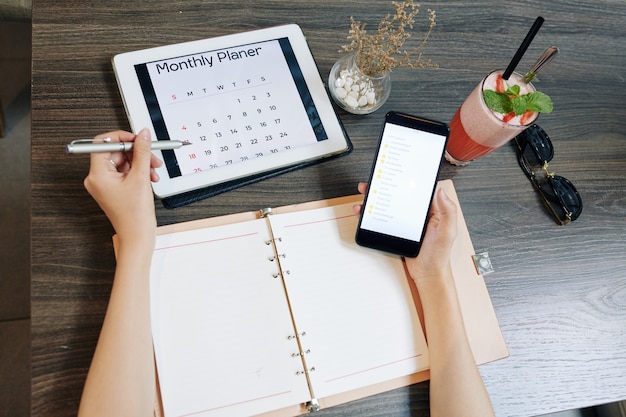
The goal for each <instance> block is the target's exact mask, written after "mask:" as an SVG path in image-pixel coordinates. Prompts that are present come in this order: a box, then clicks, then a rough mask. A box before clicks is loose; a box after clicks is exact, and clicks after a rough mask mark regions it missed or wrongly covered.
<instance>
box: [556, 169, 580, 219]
mask: <svg viewBox="0 0 626 417" xmlns="http://www.w3.org/2000/svg"><path fill="white" fill-rule="evenodd" d="M548 180H549V182H550V184H551V185H552V189H553V190H554V195H555V196H556V198H557V199H558V201H559V203H560V205H561V206H562V207H563V210H564V211H567V213H570V217H569V219H570V220H576V219H577V218H578V216H580V213H581V212H582V211H583V201H582V199H581V198H580V194H578V190H576V187H574V184H572V183H571V182H570V181H569V180H568V179H567V178H563V177H560V176H558V175H555V176H554V177H552V178H548Z"/></svg>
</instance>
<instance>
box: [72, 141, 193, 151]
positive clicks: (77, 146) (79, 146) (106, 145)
mask: <svg viewBox="0 0 626 417" xmlns="http://www.w3.org/2000/svg"><path fill="white" fill-rule="evenodd" d="M107 139H108V140H107ZM95 140H97V142H95ZM110 140H111V139H110V138H104V139H77V140H73V141H72V142H70V143H69V144H68V145H66V147H65V151H66V152H67V153H97V152H128V151H130V150H132V149H133V142H110ZM185 145H191V143H190V142H182V141H180V140H157V141H152V146H151V147H150V149H152V150H153V151H163V150H170V149H178V148H180V147H182V146H185Z"/></svg>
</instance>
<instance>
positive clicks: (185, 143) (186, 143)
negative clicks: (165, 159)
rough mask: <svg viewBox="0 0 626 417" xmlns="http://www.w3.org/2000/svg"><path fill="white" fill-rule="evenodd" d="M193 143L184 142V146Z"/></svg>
mask: <svg viewBox="0 0 626 417" xmlns="http://www.w3.org/2000/svg"><path fill="white" fill-rule="evenodd" d="M191 144H192V143H191V142H183V146H187V145H191Z"/></svg>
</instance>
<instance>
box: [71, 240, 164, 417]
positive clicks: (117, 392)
mask: <svg viewBox="0 0 626 417" xmlns="http://www.w3.org/2000/svg"><path fill="white" fill-rule="evenodd" d="M140 252H141V251H140ZM151 253H152V252H151V251H150V252H147V251H144V253H143V254H141V253H137V252H133V250H132V248H126V247H124V248H120V251H119V255H118V260H117V261H118V263H117V268H116V272H115V280H114V284H113V288H112V291H111V298H110V301H109V306H108V309H107V313H106V316H105V320H104V323H103V325H102V330H101V333H100V338H99V340H98V344H97V347H96V352H95V354H94V357H93V361H92V364H91V367H90V369H89V373H88V376H87V381H86V383H85V388H84V391H83V397H82V399H81V406H80V410H79V416H88V417H93V416H133V417H135V416H152V415H153V407H154V404H155V396H156V384H155V367H154V354H153V348H152V335H151V329H150V301H149V300H150V289H149V273H150V256H151Z"/></svg>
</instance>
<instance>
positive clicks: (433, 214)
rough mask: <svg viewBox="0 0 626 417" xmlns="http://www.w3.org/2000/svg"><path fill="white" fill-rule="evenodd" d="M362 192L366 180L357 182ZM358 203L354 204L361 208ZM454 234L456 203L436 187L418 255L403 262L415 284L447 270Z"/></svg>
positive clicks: (358, 210)
mask: <svg viewBox="0 0 626 417" xmlns="http://www.w3.org/2000/svg"><path fill="white" fill-rule="evenodd" d="M358 190H359V192H360V193H361V194H365V191H366V190H367V183H365V182H361V183H359V184H358ZM361 209H362V207H361V205H359V204H357V205H355V206H354V210H355V212H360V211H361ZM456 235H457V207H456V204H455V203H454V202H453V201H452V200H451V199H450V198H449V197H448V195H447V194H446V193H445V191H444V190H443V189H442V188H439V186H438V187H437V190H436V191H435V196H434V197H433V202H432V205H431V210H430V219H429V220H428V225H427V226H426V234H425V236H424V241H423V242H422V246H421V248H420V252H419V255H418V256H417V258H406V265H407V268H408V270H409V273H410V274H411V277H412V278H413V279H414V280H415V282H416V284H417V285H418V287H419V286H420V285H421V284H422V283H423V281H424V280H428V279H429V277H431V278H430V279H433V278H432V277H438V276H442V275H443V274H444V273H447V272H449V268H450V255H451V252H452V245H453V244H454V241H455V239H456Z"/></svg>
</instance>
